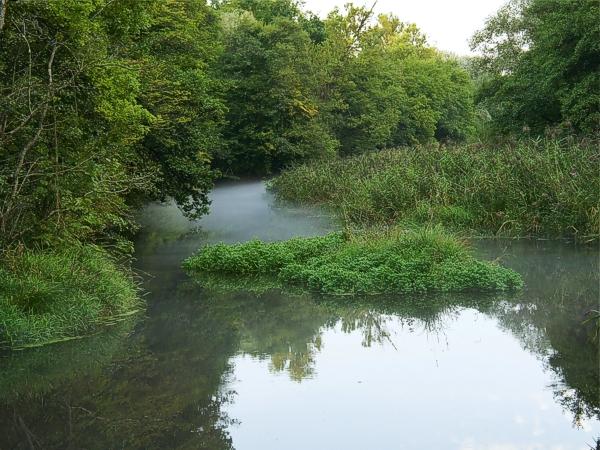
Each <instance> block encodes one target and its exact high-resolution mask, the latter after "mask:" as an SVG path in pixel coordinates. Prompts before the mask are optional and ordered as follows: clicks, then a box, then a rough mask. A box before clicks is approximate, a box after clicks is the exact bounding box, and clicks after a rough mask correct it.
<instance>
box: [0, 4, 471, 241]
mask: <svg viewBox="0 0 600 450" xmlns="http://www.w3.org/2000/svg"><path fill="white" fill-rule="evenodd" d="M2 5H3V6H4V9H3V11H4V13H3V19H2V29H1V30H0V38H1V42H2V45H1V46H0V93H1V96H2V99H3V101H2V102H1V104H0V146H1V148H2V164H1V166H0V199H1V204H0V231H1V238H0V239H1V240H2V246H3V247H6V246H7V245H10V244H14V243H15V242H23V243H24V244H25V245H26V246H31V245H41V246H52V245H56V244H58V243H59V242H62V241H83V242H101V243H103V244H104V245H117V246H119V248H123V249H125V248H126V246H127V243H128V241H127V240H123V239H121V237H122V236H123V235H127V233H128V232H129V231H130V230H131V229H132V228H133V227H134V224H133V223H132V221H131V206H135V205H137V204H139V203H140V202H141V201H145V200H153V199H157V200H164V199H166V198H169V197H172V198H174V199H175V200H176V201H177V202H178V204H179V205H180V206H181V207H182V209H183V210H184V211H185V212H186V213H188V214H189V215H190V216H199V215H201V214H203V213H205V212H206V210H207V205H208V201H207V197H206V194H207V192H208V191H209V190H210V187H211V186H212V182H213V180H214V178H215V177H216V176H217V175H218V173H222V174H255V175H264V174H267V173H270V172H272V171H276V170H279V169H281V168H284V167H286V166H288V165H289V164H291V163H294V162H298V161H304V160H308V159H318V158H327V157H331V156H334V155H338V154H341V155H346V154H352V153H358V152H364V151H369V150H374V149H379V148H383V147H387V146H395V145H405V144H413V143H418V142H426V141H430V140H433V139H438V140H452V139H464V138H465V137H466V136H468V135H469V133H470V132H471V129H472V118H473V102H472V88H471V81H470V78H469V76H468V74H467V72H466V71H465V70H464V69H463V68H462V67H461V66H460V64H459V63H458V62H457V61H456V60H454V59H453V58H451V57H449V56H447V55H444V54H442V53H440V52H439V51H437V50H435V49H433V48H431V47H429V46H428V45H427V43H426V39H425V37H424V36H423V35H422V34H421V32H420V31H419V30H418V29H417V28H416V26H414V25H410V24H406V23H403V22H401V21H400V20H399V19H398V18H396V17H393V16H381V17H379V18H378V19H375V18H374V17H373V13H372V11H369V10H367V9H365V8H361V7H355V6H351V5H350V6H348V7H347V8H346V9H345V10H344V11H339V10H334V11H333V12H331V13H330V14H329V15H328V17H327V18H326V19H325V20H321V19H319V18H317V17H316V16H315V15H313V14H311V13H306V12H303V11H302V10H301V9H300V7H299V6H298V4H297V3H296V2H294V1H292V0H252V1H251V0H228V1H222V2H216V3H215V4H214V5H207V3H206V1H205V0H136V1H129V0H119V1H110V0H83V1H75V0H51V1H47V0H28V1H15V0H9V1H6V0H4V1H3V2H2Z"/></svg>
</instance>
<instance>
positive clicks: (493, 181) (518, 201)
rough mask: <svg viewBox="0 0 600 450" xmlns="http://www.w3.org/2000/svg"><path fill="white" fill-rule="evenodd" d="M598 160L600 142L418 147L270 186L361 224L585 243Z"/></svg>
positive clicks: (591, 227) (599, 210) (595, 219)
mask: <svg viewBox="0 0 600 450" xmlns="http://www.w3.org/2000/svg"><path fill="white" fill-rule="evenodd" d="M599 162H600V152H599V150H598V146H597V145H596V143H594V142H593V141H579V142H576V141H573V140H572V139H563V140H556V139H546V140H525V141H522V142H519V143H516V144H510V145H509V144H507V145H505V146H504V147H497V146H483V145H480V144H477V145H464V146H450V147H438V146H417V147H412V148H402V149H395V150H385V151H380V152H376V153H368V154H363V155H358V156H354V157H351V158H347V159H335V160H332V161H327V162H318V163H314V164H308V165H301V166H297V167H295V168H293V169H291V170H289V171H287V172H284V173H283V174H282V175H281V176H279V177H277V178H275V179H274V180H272V181H271V183H270V185H271V187H272V188H273V189H274V191H275V192H276V193H277V195H278V196H279V197H281V198H283V199H286V200H294V201H302V202H306V203H320V204H324V205H326V206H329V207H330V208H332V209H334V210H335V211H336V212H338V213H339V215H340V216H342V218H343V219H345V220H346V221H347V222H349V223H354V224H360V225H372V224H381V223H385V224H392V223H398V222H413V223H417V224H424V223H433V224H437V223H441V224H443V225H444V226H446V227H448V228H451V229H455V230H456V229H459V230H470V231H473V232H474V233H476V234H479V233H482V232H483V233H484V234H489V233H493V234H498V235H509V236H524V235H537V236H564V235H570V236H574V237H576V238H578V239H580V240H582V241H585V240H591V239H597V238H598V236H599V233H600V205H599V203H598V192H600V177H598V163H599Z"/></svg>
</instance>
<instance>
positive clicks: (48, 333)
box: [0, 245, 141, 349]
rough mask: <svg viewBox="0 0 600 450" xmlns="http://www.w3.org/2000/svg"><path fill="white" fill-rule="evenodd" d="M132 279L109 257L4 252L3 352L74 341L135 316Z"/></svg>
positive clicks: (74, 251)
mask: <svg viewBox="0 0 600 450" xmlns="http://www.w3.org/2000/svg"><path fill="white" fill-rule="evenodd" d="M140 305H141V300H140V298H139V296H138V288H137V286H136V283H135V282H134V280H133V277H132V275H131V273H130V272H129V271H128V270H126V269H125V268H123V267H121V265H119V264H118V263H117V262H116V261H115V260H114V259H113V258H112V257H111V256H110V255H109V254H108V253H107V252H106V251H104V250H101V249H99V248H97V247H95V246H91V245H87V246H83V245H82V246H76V247H72V248H67V249H62V250H60V251H33V250H22V251H16V250H12V251H4V253H3V254H2V262H1V263H0V347H8V348H12V349H18V348H23V347H35V346H40V345H45V344H50V343H54V342H60V341H65V340H69V339H75V338H78V337H82V336H85V335H89V334H90V333H93V332H95V331H96V330H98V329H99V327H101V326H102V325H106V324H110V323H115V322H116V321H118V320H119V319H120V318H122V317H123V316H127V315H130V314H133V313H135V312H136V311H137V310H138V309H139V307H140Z"/></svg>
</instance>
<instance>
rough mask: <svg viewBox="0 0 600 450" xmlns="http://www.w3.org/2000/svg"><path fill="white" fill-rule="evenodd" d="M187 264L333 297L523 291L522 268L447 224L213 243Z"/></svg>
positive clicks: (193, 268) (203, 272)
mask: <svg viewBox="0 0 600 450" xmlns="http://www.w3.org/2000/svg"><path fill="white" fill-rule="evenodd" d="M184 268H185V269H187V270H188V271H190V272H194V273H196V274H199V276H200V277H202V276H209V277H210V278H211V280H212V281H213V282H214V275H215V274H220V275H224V276H225V278H228V279H231V276H238V277H253V276H263V277H264V276H270V277H273V278H274V279H276V280H277V282H278V283H279V284H280V285H281V286H289V285H294V286H301V287H304V288H307V289H309V290H312V291H316V292H320V293H323V294H330V295H352V294H382V293H409V292H432V291H437V292H456V291H468V290H482V291H504V290H511V289H518V288H520V287H521V286H522V284H523V282H522V279H521V277H520V276H519V274H517V273H516V272H514V271H512V270H510V269H507V268H504V267H502V266H500V265H498V264H497V263H493V262H489V261H480V260H477V259H476V258H475V257H474V256H473V255H472V254H471V252H470V251H469V249H468V247H467V246H466V244H465V243H463V242H461V241H459V240H458V239H456V238H454V237H452V236H451V235H449V234H447V233H446V232H444V231H443V230H442V229H441V228H439V227H435V228H423V229H418V230H408V231H407V230H400V229H392V230H387V231H364V232H361V233H358V234H349V233H332V234H329V235H327V236H322V237H313V238H296V239H290V240H288V241H281V242H272V243H265V242H261V241H258V240H254V241H250V242H246V243H243V244H233V245H227V244H217V245H212V246H206V247H204V248H203V249H201V250H200V252H199V253H198V254H196V255H194V256H192V257H190V258H188V259H187V260H186V261H184Z"/></svg>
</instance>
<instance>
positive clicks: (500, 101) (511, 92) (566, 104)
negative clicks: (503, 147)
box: [471, 0, 600, 133]
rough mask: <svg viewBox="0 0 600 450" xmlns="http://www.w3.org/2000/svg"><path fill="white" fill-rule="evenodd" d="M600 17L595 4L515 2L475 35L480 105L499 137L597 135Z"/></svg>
mask: <svg viewBox="0 0 600 450" xmlns="http://www.w3.org/2000/svg"><path fill="white" fill-rule="evenodd" d="M599 15H600V7H599V5H598V2H597V1H595V0H512V1H510V2H508V3H507V4H506V5H505V6H504V7H502V8H501V9H500V10H499V11H498V13H497V14H496V15H495V16H494V17H492V18H491V19H489V20H488V21H487V23H486V26H485V27H484V28H483V29H482V30H481V31H479V32H477V33H476V34H475V35H474V36H473V38H472V43H471V45H472V48H473V49H476V50H479V51H480V53H481V54H482V56H481V58H480V59H479V60H478V61H477V65H476V67H477V69H478V71H479V74H480V77H481V79H480V86H479V89H478V95H477V100H478V102H479V103H480V104H481V105H482V106H484V107H485V108H487V109H488V110H489V112H490V114H491V115H492V118H493V119H494V123H495V125H496V126H497V128H498V129H499V130H500V131H504V132H510V131H519V130H521V129H522V128H523V127H525V128H529V129H531V130H532V131H533V132H535V133H539V132H542V131H543V130H544V128H546V127H548V126H555V125H558V124H561V123H562V124H565V125H567V126H572V127H574V129H575V130H576V131H579V132H592V131H594V130H597V128H598V124H599V121H600V94H599V92H600V90H599V87H600V71H599V69H600V35H599V28H598V23H597V21H598V16H599Z"/></svg>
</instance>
